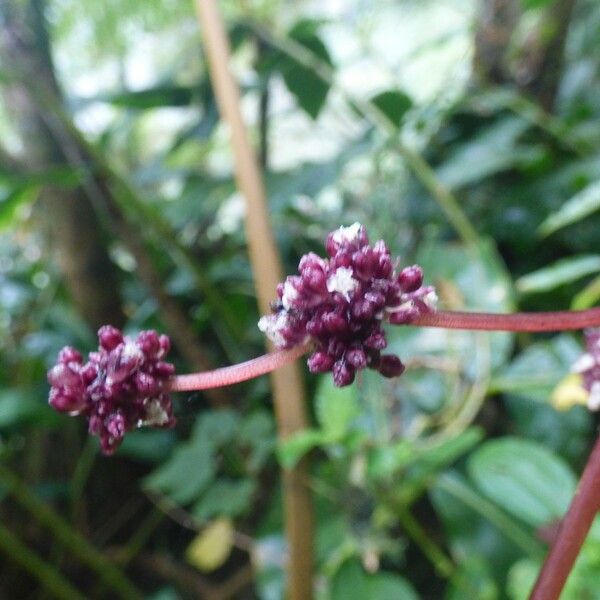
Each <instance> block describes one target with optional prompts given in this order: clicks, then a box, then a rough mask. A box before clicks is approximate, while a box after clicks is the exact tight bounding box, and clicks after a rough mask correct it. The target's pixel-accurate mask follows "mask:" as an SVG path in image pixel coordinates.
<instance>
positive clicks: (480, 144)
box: [437, 117, 531, 188]
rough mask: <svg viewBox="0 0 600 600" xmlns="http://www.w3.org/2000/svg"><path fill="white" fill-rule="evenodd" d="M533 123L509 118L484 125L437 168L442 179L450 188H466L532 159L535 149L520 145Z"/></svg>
mask: <svg viewBox="0 0 600 600" xmlns="http://www.w3.org/2000/svg"><path fill="white" fill-rule="evenodd" d="M528 128H529V123H528V122H527V121H525V120H524V119H521V118H518V117H506V118H504V119H502V120H501V121H499V122H498V123H495V124H494V125H491V126H489V127H486V128H483V129H482V131H481V133H478V134H477V135H476V136H475V137H473V138H472V139H469V141H468V142H465V143H463V144H462V145H460V146H458V147H455V148H454V149H453V150H452V153H451V154H450V157H449V158H448V160H447V161H446V162H445V163H443V164H442V165H440V166H439V167H438V169H437V173H438V176H439V178H440V179H441V180H442V181H443V182H444V183H445V184H446V185H448V186H450V187H455V188H457V187H462V186H465V185H468V184H472V183H475V182H478V181H481V180H482V179H485V178H486V177H489V176H491V175H494V174H496V173H500V172H502V171H506V170H508V169H510V168H512V167H514V166H517V165H518V164H520V162H522V161H529V160H530V159H531V149H530V148H528V147H524V146H521V145H518V143H517V141H518V138H519V137H520V136H521V135H522V134H523V133H524V132H525V131H526V130H527V129H528Z"/></svg>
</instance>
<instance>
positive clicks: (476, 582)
mask: <svg viewBox="0 0 600 600" xmlns="http://www.w3.org/2000/svg"><path fill="white" fill-rule="evenodd" d="M466 598H477V600H498V598H500V594H499V591H498V585H497V584H496V582H495V581H494V578H493V577H492V573H491V572H490V568H489V566H488V563H487V561H486V560H484V559H483V558H482V557H481V556H472V557H470V558H469V560H467V561H464V562H462V563H461V564H460V565H459V567H458V569H457V571H456V572H455V573H454V575H453V576H452V578H451V580H450V585H449V589H448V591H447V592H446V595H445V596H444V600H465V599H466Z"/></svg>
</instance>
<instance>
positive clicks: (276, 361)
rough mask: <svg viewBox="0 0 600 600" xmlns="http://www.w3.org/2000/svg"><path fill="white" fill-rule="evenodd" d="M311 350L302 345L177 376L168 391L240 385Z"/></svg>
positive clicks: (187, 390)
mask: <svg viewBox="0 0 600 600" xmlns="http://www.w3.org/2000/svg"><path fill="white" fill-rule="evenodd" d="M309 348H310V346H309V345H308V344H300V345H299V346H295V347H294V348H292V349H290V350H276V351H275V352H270V353H269V354H264V355H263V356H259V357H258V358H253V359H252V360H247V361H246V362H243V363H239V364H237V365H232V366H230V367H223V368H221V369H215V370H214V371H203V372H200V373H190V374H189V375H175V377H173V379H171V381H170V382H169V387H168V389H169V391H171V392H190V391H192V390H206V389H208V388H216V387H223V386H225V385H233V384H234V383H240V382H241V381H246V380H247V379H253V378H254V377H258V376H259V375H264V374H265V373H270V372H271V371H274V370H275V369H278V368H279V367H282V366H283V365H286V364H288V363H291V362H294V361H295V360H296V359H297V358H300V357H301V356H302V355H303V354H304V353H306V352H308V350H309Z"/></svg>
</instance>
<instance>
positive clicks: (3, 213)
mask: <svg viewBox="0 0 600 600" xmlns="http://www.w3.org/2000/svg"><path fill="white" fill-rule="evenodd" d="M40 190H41V186H39V185H26V186H23V187H18V188H17V189H15V190H12V191H10V192H9V193H8V194H7V195H6V196H4V198H2V199H1V200H0V231H3V230H5V229H7V228H8V227H10V226H11V225H12V224H13V223H14V221H15V219H16V217H17V216H18V214H19V209H20V208H21V207H23V206H27V205H29V204H33V203H34V202H35V201H36V200H37V199H38V196H39V193H40Z"/></svg>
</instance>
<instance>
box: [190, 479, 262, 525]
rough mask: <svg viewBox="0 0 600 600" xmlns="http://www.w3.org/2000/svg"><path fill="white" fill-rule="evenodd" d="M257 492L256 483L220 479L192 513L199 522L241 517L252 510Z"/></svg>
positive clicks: (247, 480)
mask: <svg viewBox="0 0 600 600" xmlns="http://www.w3.org/2000/svg"><path fill="white" fill-rule="evenodd" d="M255 490H256V482H254V481H252V480H250V479H218V480H216V481H215V482H214V483H213V484H212V485H211V486H210V487H209V488H208V489H207V490H206V492H204V494H203V495H202V498H201V499H200V500H199V501H198V502H197V503H196V504H195V505H194V508H193V509H192V512H193V513H194V516H195V517H196V518H197V519H199V520H207V519H212V518H213V517H217V516H224V517H239V516H240V515H243V514H244V513H245V512H246V511H247V510H248V509H249V508H250V504H251V501H252V496H253V494H254V492H255Z"/></svg>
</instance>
